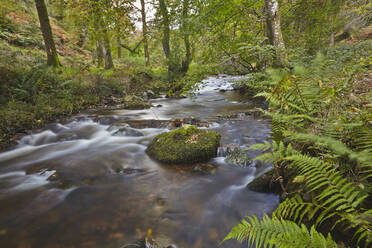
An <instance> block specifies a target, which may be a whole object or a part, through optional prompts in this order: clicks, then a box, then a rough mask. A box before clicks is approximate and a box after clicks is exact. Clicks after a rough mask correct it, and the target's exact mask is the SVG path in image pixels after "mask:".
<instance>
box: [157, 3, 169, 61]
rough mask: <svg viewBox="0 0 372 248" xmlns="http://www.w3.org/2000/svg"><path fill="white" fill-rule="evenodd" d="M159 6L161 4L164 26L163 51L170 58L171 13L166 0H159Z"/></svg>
mask: <svg viewBox="0 0 372 248" xmlns="http://www.w3.org/2000/svg"><path fill="white" fill-rule="evenodd" d="M159 6H160V13H161V15H162V26H163V40H162V45H163V51H164V54H165V57H166V58H167V59H169V57H170V45H169V33H170V28H169V13H168V10H167V6H166V5H165V1H164V0H159Z"/></svg>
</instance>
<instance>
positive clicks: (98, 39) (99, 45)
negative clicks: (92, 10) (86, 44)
mask: <svg viewBox="0 0 372 248" xmlns="http://www.w3.org/2000/svg"><path fill="white" fill-rule="evenodd" d="M95 18H96V19H95V20H94V25H95V29H96V35H95V36H96V54H97V67H102V66H103V45H102V39H101V36H100V34H99V32H100V25H99V20H98V17H95Z"/></svg>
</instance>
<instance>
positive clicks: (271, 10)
mask: <svg viewBox="0 0 372 248" xmlns="http://www.w3.org/2000/svg"><path fill="white" fill-rule="evenodd" d="M265 8H266V25H267V30H266V31H267V38H268V39H269V42H270V44H271V45H273V46H274V47H276V48H277V49H278V51H277V56H276V63H275V65H276V66H279V67H283V66H286V65H287V64H288V61H287V54H286V52H285V45H284V41H283V36H282V31H281V28H280V14H279V4H278V1H277V0H265Z"/></svg>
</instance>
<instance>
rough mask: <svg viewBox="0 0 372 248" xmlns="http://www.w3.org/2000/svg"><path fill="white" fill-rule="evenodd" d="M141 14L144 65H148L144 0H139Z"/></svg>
mask: <svg viewBox="0 0 372 248" xmlns="http://www.w3.org/2000/svg"><path fill="white" fill-rule="evenodd" d="M141 15H142V34H143V50H144V52H145V60H146V66H149V65H150V53H149V46H148V41H147V23H146V5H145V0H141Z"/></svg>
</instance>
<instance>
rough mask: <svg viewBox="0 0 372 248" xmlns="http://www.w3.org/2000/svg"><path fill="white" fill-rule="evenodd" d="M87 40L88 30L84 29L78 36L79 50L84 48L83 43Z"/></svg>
mask: <svg viewBox="0 0 372 248" xmlns="http://www.w3.org/2000/svg"><path fill="white" fill-rule="evenodd" d="M87 39H88V28H84V31H83V33H81V34H80V35H79V41H78V43H77V45H78V46H79V47H80V48H82V47H84V45H85V43H86V42H87Z"/></svg>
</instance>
